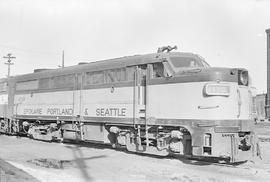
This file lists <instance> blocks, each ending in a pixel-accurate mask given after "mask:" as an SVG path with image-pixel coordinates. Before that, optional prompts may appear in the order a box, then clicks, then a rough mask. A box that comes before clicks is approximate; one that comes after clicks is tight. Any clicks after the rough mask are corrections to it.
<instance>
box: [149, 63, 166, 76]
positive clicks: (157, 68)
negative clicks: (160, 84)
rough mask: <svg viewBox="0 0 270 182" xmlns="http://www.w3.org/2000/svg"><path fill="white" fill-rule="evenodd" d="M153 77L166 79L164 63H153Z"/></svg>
mask: <svg viewBox="0 0 270 182" xmlns="http://www.w3.org/2000/svg"><path fill="white" fill-rule="evenodd" d="M152 65H153V75H152V78H160V77H164V66H163V64H162V63H160V62H158V63H153V64H152Z"/></svg>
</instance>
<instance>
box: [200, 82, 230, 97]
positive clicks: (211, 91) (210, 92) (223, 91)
mask: <svg viewBox="0 0 270 182" xmlns="http://www.w3.org/2000/svg"><path fill="white" fill-rule="evenodd" d="M204 94H205V95H207V96H215V95H216V96H217V95H219V96H229V95H230V85H229V84H223V83H208V84H206V85H205V86H204Z"/></svg>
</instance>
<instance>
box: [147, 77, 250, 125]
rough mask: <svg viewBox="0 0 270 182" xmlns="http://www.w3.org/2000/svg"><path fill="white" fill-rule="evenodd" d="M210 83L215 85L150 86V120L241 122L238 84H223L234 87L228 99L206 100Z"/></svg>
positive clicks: (215, 98) (199, 83)
mask: <svg viewBox="0 0 270 182" xmlns="http://www.w3.org/2000/svg"><path fill="white" fill-rule="evenodd" d="M209 83H211V82H190V83H175V84H161V85H150V86H149V87H148V89H149V90H148V93H149V98H148V99H149V106H148V108H149V109H148V113H149V115H150V117H156V118H158V119H165V120H168V119H179V120H202V119H203V120H220V119H221V118H222V119H223V120H224V119H225V120H228V119H239V117H238V106H237V94H236V93H237V91H236V90H237V83H222V84H226V85H228V86H229V87H230V94H229V95H228V96H205V95H204V87H205V85H207V84H209ZM161 96H162V97H161ZM244 114H245V113H242V118H245V119H247V118H248V115H247V114H246V115H245V116H244Z"/></svg>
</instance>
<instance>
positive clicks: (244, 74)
mask: <svg viewBox="0 0 270 182" xmlns="http://www.w3.org/2000/svg"><path fill="white" fill-rule="evenodd" d="M252 105H253V103H252V90H251V86H250V82H249V75H248V71H247V70H246V69H242V68H216V67H210V66H209V64H208V63H207V62H206V61H205V60H204V59H203V58H202V57H200V56H199V55H197V54H193V53H184V52H170V51H168V52H163V51H159V52H158V53H153V54H146V55H135V56H128V57H121V58H117V59H110V60H104V61H97V62H91V63H84V64H79V65H75V66H70V67H65V68H59V69H50V70H49V69H48V70H46V69H44V70H36V71H35V72H34V73H30V74H25V75H19V76H13V77H9V78H3V79H1V80H0V117H1V118H0V119H1V123H0V131H1V132H2V133H9V134H27V135H28V136H29V137H31V138H33V139H37V140H45V141H54V140H60V141H61V140H67V141H70V140H71V141H84V142H95V143H103V144H110V145H112V147H116V148H117V147H125V148H126V149H127V150H128V151H131V152H137V153H147V154H153V155H160V156H167V155H171V154H173V155H179V156H189V157H199V158H200V157H207V158H208V157H210V158H218V159H223V160H226V161H230V162H238V161H243V160H247V159H248V158H249V157H250V156H253V155H255V153H256V150H257V148H256V147H257V143H256V136H255V134H254V132H253V130H252V125H253V120H252Z"/></svg>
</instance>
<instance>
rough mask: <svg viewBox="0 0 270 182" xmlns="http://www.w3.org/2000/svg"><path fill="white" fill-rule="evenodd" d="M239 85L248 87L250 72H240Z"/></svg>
mask: <svg viewBox="0 0 270 182" xmlns="http://www.w3.org/2000/svg"><path fill="white" fill-rule="evenodd" d="M238 84H239V85H245V86H248V71H246V70H238Z"/></svg>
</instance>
